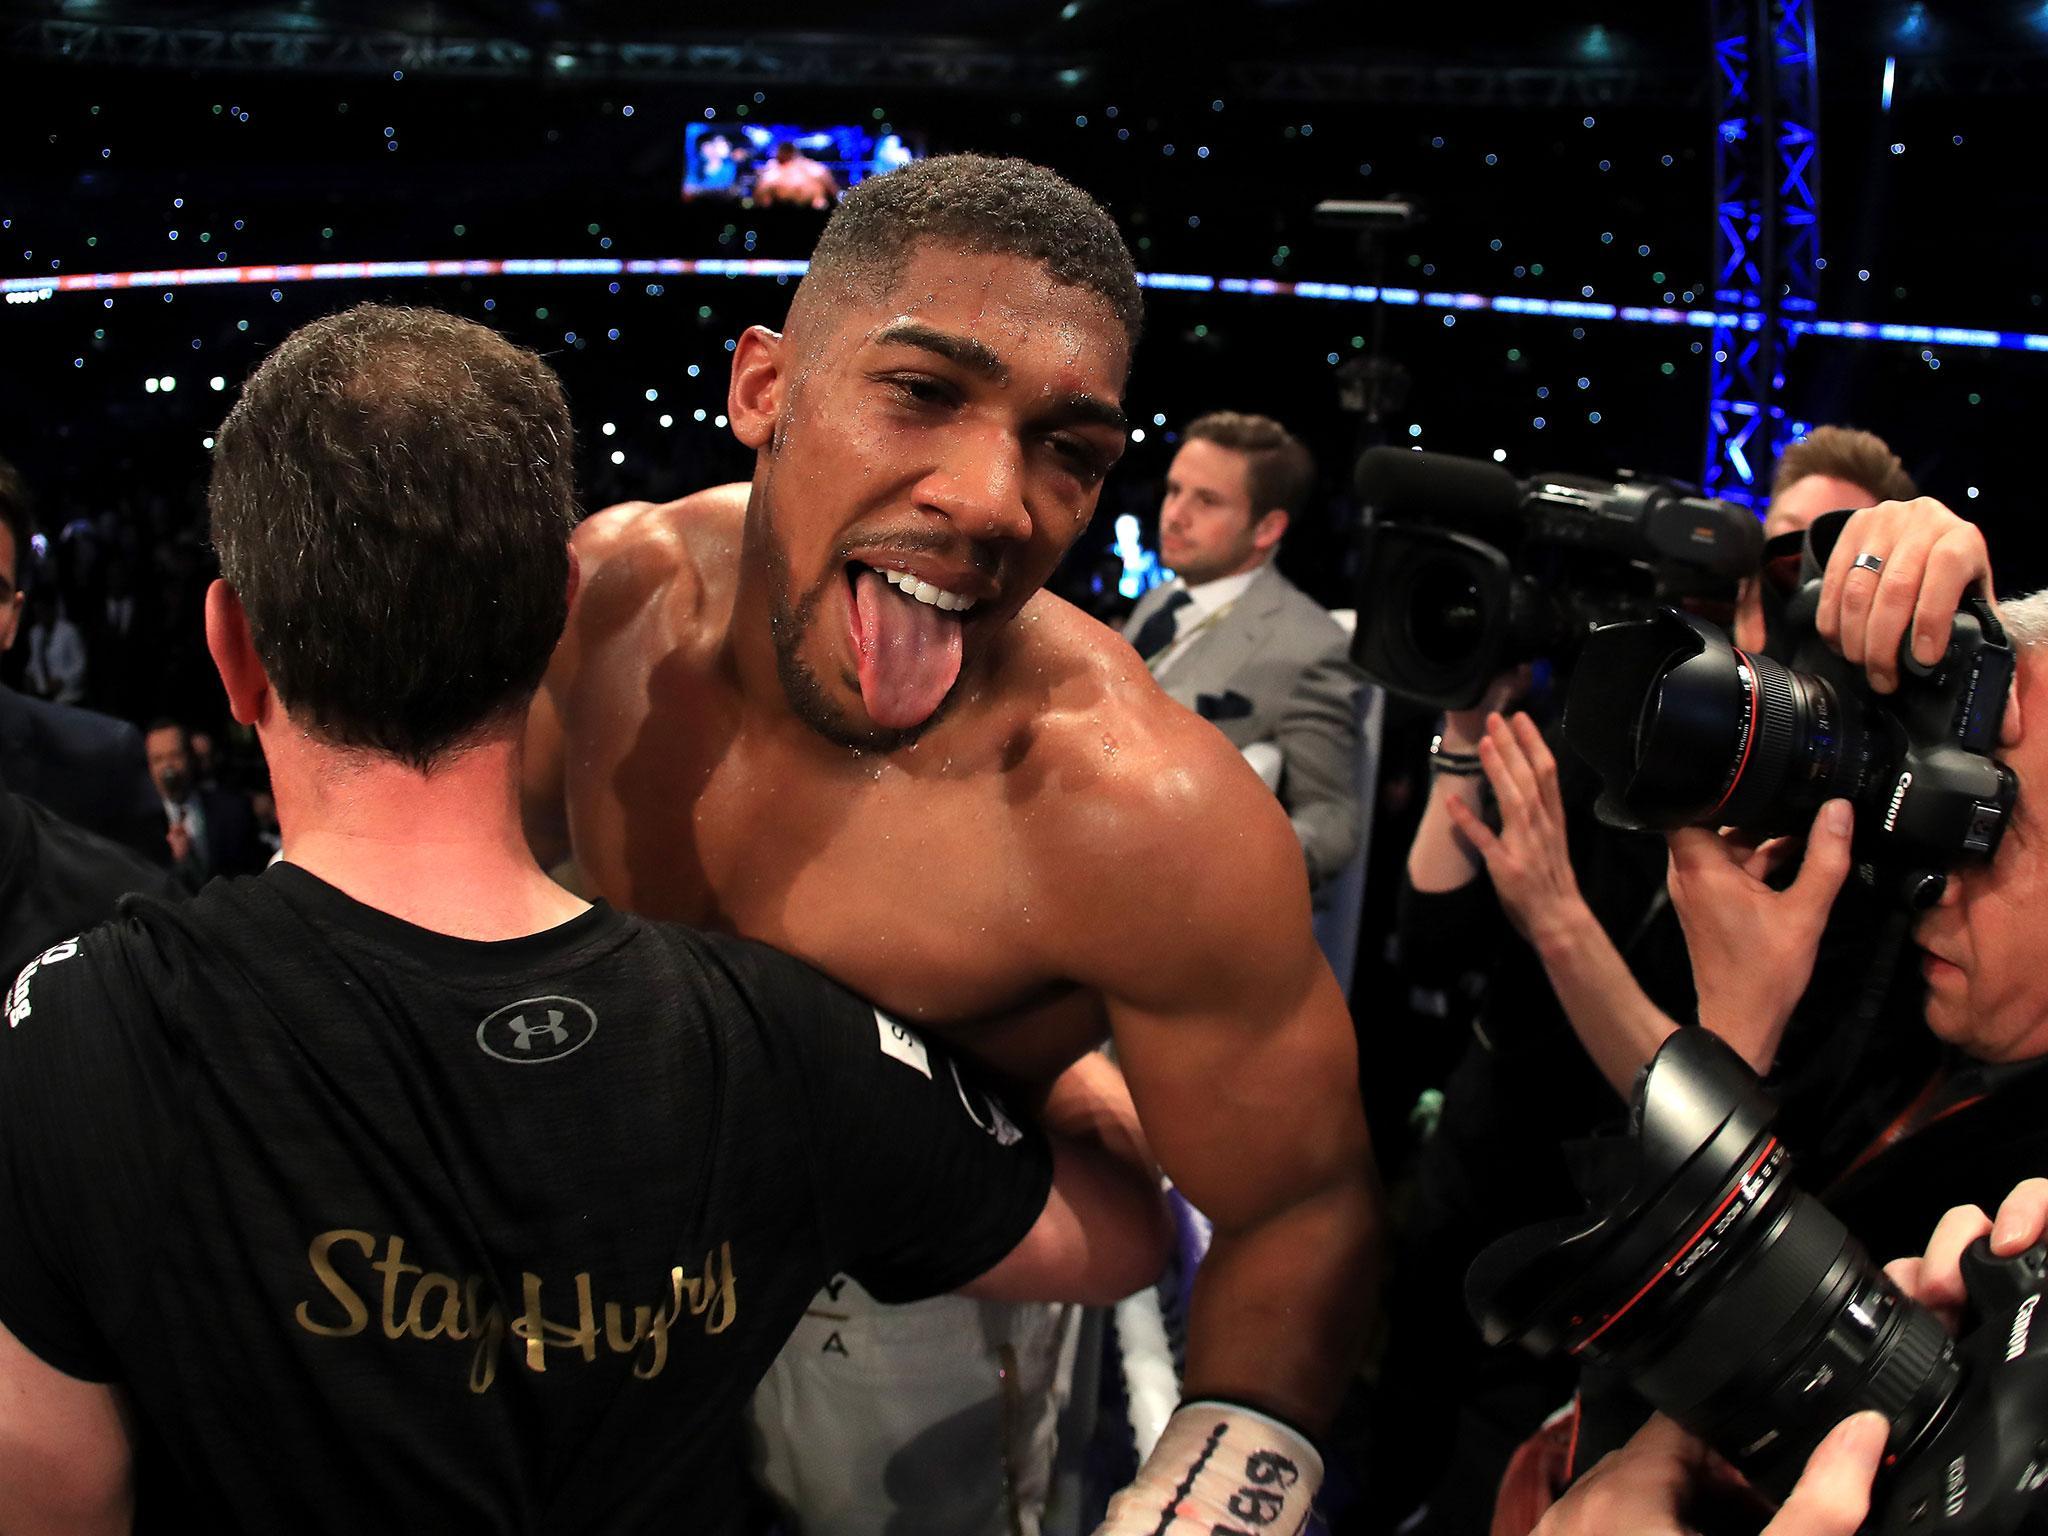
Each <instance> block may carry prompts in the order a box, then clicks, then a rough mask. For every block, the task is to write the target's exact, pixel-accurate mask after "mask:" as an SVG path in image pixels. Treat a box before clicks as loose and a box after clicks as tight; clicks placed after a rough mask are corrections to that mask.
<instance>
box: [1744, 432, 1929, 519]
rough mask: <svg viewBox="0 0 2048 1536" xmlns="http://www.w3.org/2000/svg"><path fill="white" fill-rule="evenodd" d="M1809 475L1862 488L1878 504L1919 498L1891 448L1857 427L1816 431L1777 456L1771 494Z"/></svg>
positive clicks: (1917, 488)
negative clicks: (1874, 498) (1846, 482)
mask: <svg viewBox="0 0 2048 1536" xmlns="http://www.w3.org/2000/svg"><path fill="white" fill-rule="evenodd" d="M1809 475H1826V476H1827V477H1828V478H1829V479H1831V480H1846V481H1848V482H1849V483H1850V484H1851V485H1858V486H1861V487H1862V488H1863V489H1864V490H1866V491H1868V492H1869V493H1870V494H1871V495H1872V496H1874V497H1876V498H1877V499H1878V500H1879V501H1911V500H1912V499H1913V498H1914V497H1915V496H1917V495H1919V494H1920V488H1919V487H1918V486H1916V485H1915V484H1914V483H1913V477H1912V476H1911V475H1909V474H1907V473H1906V466H1905V465H1904V464H1903V463H1902V462H1900V459H1899V456H1898V455H1897V454H1896V453H1893V452H1892V450H1891V445H1890V444H1889V443H1887V442H1886V441H1885V440H1884V439H1883V438H1881V437H1879V436H1878V435H1877V434H1876V433H1875V432H1864V431H1860V430H1858V429H1857V428H1855V427H1815V428H1814V429H1813V430H1812V431H1811V432H1809V433H1808V434H1807V435H1806V436H1805V437H1802V438H1801V439H1800V440H1799V441H1798V442H1796V443H1793V444H1791V445H1790V446H1789V447H1787V448H1786V449H1785V451H1784V452H1783V453H1781V454H1779V455H1778V468H1777V472H1776V473H1775V474H1773V475H1772V476H1771V494H1772V495H1773V496H1777V495H1778V494H1780V493H1781V492H1783V491H1784V490H1785V489H1786V488H1787V487H1788V486H1791V485H1794V484H1796V483H1797V482H1799V481H1801V480H1804V479H1806V478H1807V476H1809Z"/></svg>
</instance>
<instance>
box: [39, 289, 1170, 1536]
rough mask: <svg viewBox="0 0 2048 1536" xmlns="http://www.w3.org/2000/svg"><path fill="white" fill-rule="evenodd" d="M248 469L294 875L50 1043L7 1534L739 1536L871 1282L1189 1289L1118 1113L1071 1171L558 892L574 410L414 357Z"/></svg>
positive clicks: (1095, 1109) (151, 931)
mask: <svg viewBox="0 0 2048 1536" xmlns="http://www.w3.org/2000/svg"><path fill="white" fill-rule="evenodd" d="M218 436H219V442H220V447H219V449H218V450H217V452H216V457H215V468H214V477H213V484H212V488H211V492H210V502H211V507H212V512H213V533H214V539H215V542H216V544H217V546H218V548H219V551H220V555H221V565H222V570H223V572H224V575H225V581H224V582H222V583H218V584H216V586H215V588H214V589H213V591H212V592H211V593H210V594H209V597H208V605H207V633H208V642H209V646H210V648H211V650H212V652H213V655H214V659H215V661H216V663H217V664H218V666H219V668H220V672H221V677H222V680H223V682H224V683H225V684H226V687H227V693H228V698H229V702H230V706H231V708H232V709H233V711H234V714H235V717H236V718H237V719H238V720H241V721H243V722H245V723H248V724H250V725H252V726H254V727H255V729H256V731H257V732H258V735H259V737H260V738H261V740H262V742H263V745H264V749H265V753H266V755H267V756H268V758H269V760H270V767H271V773H272V778H273V782H274V784H275V787H276V794H277V801H278V806H279V809H280V815H281V819H282V824H283V827H284V834H285V859H286V862H284V863H282V864H280V865H278V866H276V867H274V868H273V869H271V870H270V871H269V872H268V873H266V874H265V875H263V876H261V877H258V878H254V879H243V880H237V881H221V882H215V883H214V884H213V885H212V886H211V887H209V888H208V890H207V891H205V892H204V893H203V894H202V895H201V896H199V897H198V898H197V899H196V900H194V901H193V902H191V903H189V904H187V905H185V906H183V907H172V906H168V905H163V904H159V903H156V902H151V901H144V900H131V901H130V902H128V903H127V904H126V905H125V906H124V907H123V910H122V913H121V915H120V917H119V918H118V919H117V920H116V921H115V922H113V923H110V924H107V925H105V926H102V927H100V928H96V929H93V930H91V931H90V932H88V933H86V934H84V935H83V936H82V937H80V938H77V939H75V940H69V941H66V942H61V943H58V944H55V945H53V946H52V947H50V948H48V949H46V950H44V951H43V952H42V953H41V954H40V955H39V956H38V957H37V958H36V959H35V960H34V961H32V962H31V963H30V964H29V966H28V967H27V969H25V970H24V971H23V972H22V973H21V975H20V977H19V978H18V979H17V980H16V981H15V983H14V985H13V987H12V988H11V989H10V990H9V992H8V994H7V996H6V999H5V1014H6V1024H7V1027H6V1028H5V1029H4V1030H0V1325H4V1327H0V1511H5V1512H6V1513H7V1515H8V1516H10V1517H16V1516H18V1517H20V1518H24V1519H27V1520H28V1521H29V1522H30V1523H31V1525H32V1526H33V1528H35V1529H38V1530H41V1529H49V1530H60V1531H79V1532H84V1531H95V1532H96V1531H102V1530H121V1529H126V1528H127V1526H128V1524H129V1522H130V1519H131V1512H132V1517H133V1518H134V1519H135V1520H136V1521H137V1522H138V1523H139V1524H140V1526H141V1527H142V1528H144V1529H147V1528H150V1527H151V1526H152V1525H153V1524H160V1525H172V1524H175V1525H176V1526H178V1527H179V1528H183V1527H184V1526H187V1525H192V1526H198V1525H201V1524H203V1525H204V1526H205V1527H206V1528H208V1529H216V1530H245V1531H265V1532H267V1531H273V1530H287V1529H289V1530H295V1531H305V1530H335V1531H342V1530H346V1531H350V1532H355V1531H361V1530H365V1529H406V1530H421V1531H427V1530H432V1531H547V1532H551V1533H552V1532H570V1531H593V1532H605V1533H612V1532H630V1531H639V1530H651V1529H657V1528H659V1529H661V1530H664V1531H667V1530H674V1529H687V1530H691V1531H701V1532H712V1533H722V1532H727V1531H732V1530H735V1529H737V1528H738V1522H739V1511H740V1502H741V1486H740V1485H741V1469H742V1466H743V1458H742V1456H741V1454H740V1451H739V1446H738V1433H737V1412H738V1409H739V1408H740V1406H741V1405H742V1404H743V1403H744V1402H745V1400H746V1398H747V1395H748V1393H749V1392H750V1391H751V1390H752V1388H753V1386H754V1384H755V1382H756V1381H757V1380H758V1379H759V1377H760V1375H761V1373H762V1372H763V1370H765V1368H766V1367H767V1365H768V1363H769V1361H770V1360H771V1359H772V1358H773V1357H774V1355H775V1352H776V1351H777V1349H778V1348H779V1347H780V1346H781V1344H782V1342H783V1340H784V1339H785V1338H786V1337H787V1335H788V1333H789V1332H790V1330H791V1329H792V1328H793V1327H794V1326H795V1324H796V1322H797V1320H798V1319H799V1318H800V1317H801V1316H802V1315H803V1314H804V1312H805V1309H806V1307H807V1306H808V1305H810V1303H811V1300H812V1297H813V1295H814V1293H815V1292H816V1290H817V1288H818V1286H819V1285H820V1284H821V1283H822V1282H823V1281H824V1280H826V1279H827V1278H828V1277H830V1276H831V1275H833V1274H835V1273H838V1272H845V1273H848V1274H851V1275H853V1276H855V1277H856V1278H858V1279H859V1280H860V1282H861V1283H862V1284H863V1285H864V1286H865V1287H866V1288H867V1289H868V1290H870V1291H871V1292H873V1293H874V1294H876V1295H878V1296H881V1297H884V1298H886V1299H890V1300H910V1299H913V1298H918V1297H923V1296H927V1295H932V1294H937V1293H941V1292H946V1291H951V1290H955V1289H959V1288H961V1287H963V1286H965V1287H966V1288H968V1289H970V1290H976V1291H979V1292H980V1293H981V1294H985V1295H990V1296H997V1297H1003V1298H1010V1299H1021V1298H1024V1297H1032V1296H1038V1297H1071V1298H1073V1299H1077V1300H1087V1301H1097V1302H1102V1301H1108V1300H1111V1299H1113V1298H1115V1297H1118V1296H1121V1295H1123V1294H1125V1293H1126V1292H1128V1291H1129V1290H1131V1289H1133V1288H1135V1287H1136V1286H1137V1285H1140V1284H1142V1283H1144V1282H1145V1281H1146V1280H1147V1279H1149V1278H1150V1277H1151V1275H1152V1274H1153V1273H1155V1272H1156V1269H1157V1265H1158V1261H1159V1259H1160V1257H1161V1256H1162V1252H1163V1245H1164V1231H1163V1225H1162V1220H1161V1214H1160V1210H1159V1206H1158V1201H1157V1195H1156V1186H1155V1182H1154V1176H1153V1175H1152V1173H1151V1171H1150V1169H1149V1167H1148V1166H1147V1165H1146V1163H1145V1161H1144V1158H1143V1155H1142V1151H1141V1150H1139V1143H1138V1142H1137V1139H1136V1137H1135V1116H1134V1115H1133V1114H1132V1112H1131V1111H1130V1108H1129V1104H1128V1099H1127V1098H1126V1097H1120V1095H1119V1092H1118V1088H1119V1085H1118V1084H1117V1083H1116V1082H1115V1081H1114V1080H1113V1077H1112V1078H1107V1079H1106V1078H1104V1077H1103V1076H1102V1075H1101V1074H1102V1071H1103V1070H1104V1069H1101V1068H1099V1067H1090V1068H1087V1069H1084V1070H1083V1072H1082V1073H1081V1074H1080V1075H1078V1076H1070V1077H1069V1078H1068V1079H1066V1080H1063V1082H1062V1084H1061V1085H1059V1086H1057V1087H1056V1088H1055V1089H1054V1097H1053V1102H1051V1103H1050V1104H1049V1105H1048V1106H1047V1117H1048V1120H1049V1122H1057V1123H1062V1124H1065V1123H1071V1124H1073V1125H1075V1126H1076V1127H1077V1128H1078V1127H1080V1126H1082V1125H1088V1126H1091V1127H1093V1128H1094V1131H1093V1134H1092V1135H1090V1136H1088V1137H1087V1138H1086V1139H1081V1138H1078V1137H1077V1138H1076V1139H1074V1140H1071V1141H1069V1140H1058V1141H1048V1139H1047V1137H1046V1136H1045V1135H1044V1134H1042V1133H1041V1132H1040V1131H1038V1130H1037V1129H1034V1128H1033V1127H1032V1126H1031V1125H1030V1123H1029V1122H1028V1121H1026V1120H1024V1119H1023V1118H1021V1117H1018V1116H1014V1115H1013V1114H1012V1113H1011V1112H1009V1111H1008V1110H1007V1109H1006V1108H1005V1107H1004V1106H1003V1104H1002V1103H1001V1102H999V1101H998V1099H997V1098H996V1097H995V1096H994V1095H993V1094H991V1093H990V1092H989V1091H988V1090H987V1089H986V1088H984V1087H982V1086H981V1085H980V1084H979V1083H978V1082H977V1081H976V1079H975V1078H974V1076H973V1075H972V1074H971V1072H970V1071H969V1069H968V1068H966V1067H965V1066H963V1065H961V1064H959V1063H958V1062H956V1061H955V1060H953V1059H952V1058H951V1057H950V1056H948V1055H947V1054H946V1053H945V1052H944V1051H942V1050H941V1049H939V1048H938V1047H936V1046H934V1045H930V1044H927V1043H926V1042H925V1041H924V1040H923V1039H922V1038H920V1037H919V1036H918V1035H917V1034H916V1033H915V1032H914V1031H912V1030H910V1029H908V1028H905V1027H904V1026H903V1025H901V1024H899V1023H897V1022H896V1021H894V1020H891V1019H889V1018H887V1017H886V1016H884V1015H882V1014H880V1013H878V1012H877V1011H875V1010H874V1009H873V1008H872V1007H870V1006H869V1005H867V1004H866V1003H864V1002H861V1001H860V1000H858V999H856V998H855V997H853V996H852V995H851V994H849V993H847V992H845V991H843V990H842V989H840V988H839V987H838V986H836V985H835V984H833V983H831V982H829V981H827V980H825V979H824V978H822V977H820V976H818V975H816V974H815V973H813V972H811V971H810V970H808V969H807V968H805V967H803V966H802V965H800V964H798V963H797V962H795V961H793V960H791V959H789V958H787V957H785V956H783V955H780V954H778V953H776V952H775V951H773V950H769V949H766V948H764V947H761V946H757V945H752V944H748V943H745V942H742V941H739V940H734V939H726V938H714V937H710V936H706V935H701V934H696V933H692V932H689V931H687V930H683V929H679V928H674V927H668V926H663V925H657V924H652V923H648V922H645V921H643V920H641V919H638V918H633V917H629V916H626V915H623V914H621V913H618V912H615V911H613V910H611V909H610V908H608V907H605V906H603V905H601V904H600V905H598V906H591V905H589V904H587V903H585V902H583V901H582V900H580V899H578V898H576V897H574V896H571V895H570V894H569V893H567V892H566V891H563V890H562V889H561V888H560V887H558V886H555V885H554V884H552V883H551V882H550V881H548V880H547V878H546V876H545V875H544V874H543V873H542V871H541V870H540V869H539V867H538V866H537V865H535V864H534V863H533V861H532V859H531V857H530V856H529V855H528V853H527V851H526V846H525V842H524V839H523V837H522V836H521V833H520V828H519V822H518V806H517V796H516V792H515V787H516V784H517V778H518V755H519V735H520V727H521V722H522V719H523V715H524V711H525V708H526V704H527V701H528V698H529V697H530V695H531V694H532V692H533V689H534V687H535V685H536V684H537V682H538V680H539V678H540V675H541V671H542V668H543V667H544V666H545V665H546V663H547V659H548V656H549V654H550V652H551V651H552V649H553V647H554V644H555V642H556V640H557V638H558V637H559V634H560V631H561V627H562V621H563V616H564V613H565V611H566V606H567V600H568V594H569V593H570V592H571V591H572V590H573V587H574V582H575V577H574V570H573V565H572V563H571V560H570V558H569V555H568V551H567V540H568V533H569V529H570V526H571V524H572V522H573V518H574V512H573V507H572V503H571V489H570V473H571V461H572V451H571V437H570V431H569V425H568V419H567V413H566V410H565V408H564V406H563V403H562V399H561V395H560V392H559V389H558V387H557V386H556V384H555V381H554V379H553V376H552V375H551V374H550V373H549V372H548V370H547V369H546V367H545V366H544V365H543V364H542V363H541V362H540V361H539V360H538V359H537V358H535V357H533V356H532V355H531V354H530V353H526V352H524V351H522V350H520V349H517V348H515V347H512V346H511V345H509V344H508V343H506V342H504V341H503V340H502V339H500V338H498V337H496V336H494V335H493V334H492V333H490V332H489V331H486V330H484V329H483V328H481V327H478V326H475V325H472V324H470V323H468V322H465V321H459V320H455V319H453V318H450V317H447V316H442V315H436V314H433V313H432V312H427V311H418V312H415V311H401V310H391V309H383V308H378V307H375V306H367V305H366V306H362V307H360V308H358V309H355V310H352V311H350V312H348V313H347V314H344V315H340V316H335V317H331V318H329V319H327V320H322V321H318V322H315V323H314V324H313V325H310V326H308V327H306V328H305V329H303V330H301V331H300V332H298V333H296V334H295V335H294V336H293V337H291V338H289V339H288V340H287V341H286V342H285V343H284V344H283V345H282V346H280V347H279V348H278V350H277V351H276V352H275V353H273V354H272V356H271V357H270V358H269V359H268V360H267V361H266V362H265V363H264V365H263V366H262V367H261V368H260V369H258V371H257V372H256V374H255V375H254V376H253V377H252V378H251V380H250V382H249V384H248V386H247V387H246V389H245V391H244V393H243V396H242V399H241V401H240V402H239V403H238V404H237V405H236V407H235V409H234V411H233V412H231V413H230V415H229V417H228V420H227V422H226V424H225V425H224V426H223V427H222V429H221V431H220V433H219V434H218Z"/></svg>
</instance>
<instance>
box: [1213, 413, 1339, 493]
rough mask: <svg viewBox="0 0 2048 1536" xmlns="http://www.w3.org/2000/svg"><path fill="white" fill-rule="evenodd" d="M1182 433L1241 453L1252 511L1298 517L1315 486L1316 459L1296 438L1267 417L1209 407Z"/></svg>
mask: <svg viewBox="0 0 2048 1536" xmlns="http://www.w3.org/2000/svg"><path fill="white" fill-rule="evenodd" d="M1181 436H1182V437H1184V438H1190V439H1194V440H1196V441H1199V442H1205V443H1214V444H1215V445H1216V446H1217V447H1219V448H1228V449H1230V450H1231V451H1232V452H1233V453H1241V454H1243V455H1244V457H1245V489H1246V491H1247V492H1248V493H1249V495H1250V496H1251V502H1252V508H1251V511H1252V516H1253V517H1254V518H1258V517H1260V516H1263V515H1264V514H1265V513H1268V512H1271V511H1273V510H1275V509H1276V508H1277V509H1278V510H1280V511H1282V512H1285V513H1286V514H1287V515H1288V516H1289V517H1296V516H1299V515H1300V513H1301V509H1302V506H1303V505H1304V504H1305V503H1306V502H1307V501H1308V493H1309V492H1310V491H1311V490H1313V489H1314V488H1315V483H1316V461H1315V458H1314V456H1313V455H1311V454H1310V453H1309V451H1308V449H1307V447H1305V446H1304V445H1303V443H1302V441H1301V439H1300V438H1298V437H1296V436H1295V435H1294V434H1293V433H1292V432H1289V431H1288V430H1287V429H1286V428H1285V427H1283V426H1281V425H1280V423H1279V422H1277V421H1275V420H1274V419H1273V418H1272V417H1270V416H1253V415H1250V414H1248V413H1246V412H1243V411H1211V412H1210V413H1209V414H1208V415H1206V416H1197V417H1196V418H1195V419H1194V420H1193V421H1191V422H1189V423H1188V424H1187V426H1186V428H1185V429H1183V431H1182V432H1181Z"/></svg>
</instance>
